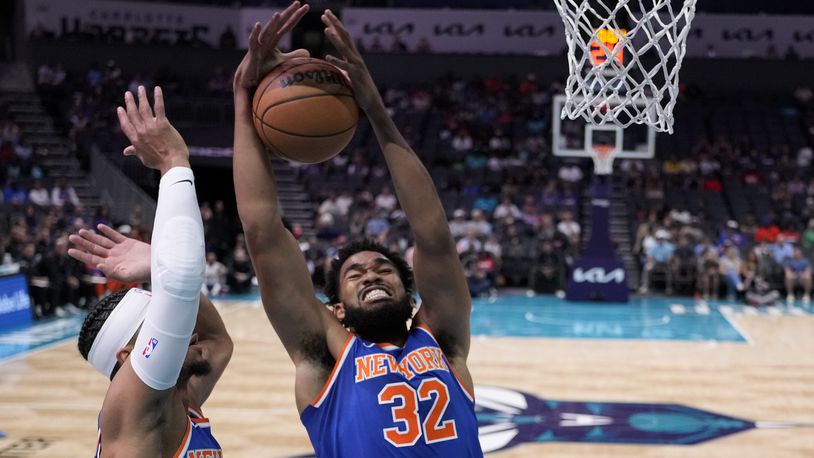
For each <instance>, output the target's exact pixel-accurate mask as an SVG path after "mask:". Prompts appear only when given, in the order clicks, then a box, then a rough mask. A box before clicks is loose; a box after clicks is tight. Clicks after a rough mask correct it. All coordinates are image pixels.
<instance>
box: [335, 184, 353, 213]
mask: <svg viewBox="0 0 814 458" xmlns="http://www.w3.org/2000/svg"><path fill="white" fill-rule="evenodd" d="M335 203H336V207H337V209H338V210H339V215H340V216H342V217H343V218H346V217H347V216H348V211H349V210H350V207H351V205H353V196H351V194H350V191H347V190H344V191H342V192H341V193H340V194H339V196H338V197H337V198H336V202H335Z"/></svg>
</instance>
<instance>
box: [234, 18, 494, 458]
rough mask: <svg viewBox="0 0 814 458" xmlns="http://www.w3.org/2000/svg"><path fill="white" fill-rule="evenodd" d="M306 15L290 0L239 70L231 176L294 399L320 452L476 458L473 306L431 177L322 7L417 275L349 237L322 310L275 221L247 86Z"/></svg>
mask: <svg viewBox="0 0 814 458" xmlns="http://www.w3.org/2000/svg"><path fill="white" fill-rule="evenodd" d="M307 11H308V6H307V5H305V6H300V4H299V2H294V3H293V4H292V5H291V6H290V7H289V8H288V9H286V10H285V11H284V12H283V13H281V14H275V15H274V17H273V18H272V19H271V21H269V23H268V24H267V25H266V26H265V27H263V28H262V30H261V28H260V26H259V24H258V25H255V27H254V29H253V30H252V32H251V36H250V41H249V52H248V53H247V54H246V57H245V58H244V60H243V62H242V63H241V64H240V66H239V67H238V69H237V72H236V75H235V88H234V89H235V91H234V93H235V95H234V97H235V145H234V151H235V154H234V176H235V192H236V196H237V203H238V211H239V213H240V217H241V221H242V222H243V228H244V230H245V232H246V240H247V242H248V247H249V251H250V253H251V257H252V261H253V263H254V266H255V269H256V272H257V277H258V280H259V283H260V293H261V296H262V301H263V305H264V308H265V311H266V314H267V316H268V318H269V320H270V321H271V324H272V326H273V327H274V329H275V330H276V332H277V334H278V336H279V337H280V340H281V341H282V343H283V345H284V346H285V349H286V351H287V352H288V354H289V356H290V357H291V360H292V361H293V363H294V365H295V367H296V380H295V400H296V404H297V409H298V410H299V412H300V418H301V420H302V422H303V424H304V425H305V427H306V429H307V430H308V435H309V437H310V439H311V443H312V444H313V446H314V449H315V451H316V454H317V456H331V457H347V456H366V457H367V456H371V457H372V456H376V457H383V456H444V457H469V456H482V452H481V448H480V445H479V443H478V428H477V420H476V418H475V412H474V400H473V395H472V392H473V383H472V377H471V376H470V374H469V369H468V368H467V365H466V360H467V355H468V353H469V344H470V335H469V319H470V312H471V302H470V297H469V293H468V290H467V285H466V279H465V277H464V271H463V267H462V266H461V263H460V262H459V260H458V255H457V253H456V251H455V244H454V242H453V238H452V236H451V235H450V232H449V228H448V226H447V219H446V215H445V213H444V209H443V207H442V205H441V202H440V200H439V198H438V195H437V192H436V190H435V187H434V186H433V183H432V180H431V178H430V175H429V173H428V172H427V170H426V169H425V168H424V166H423V165H422V164H421V161H420V160H419V158H418V157H417V156H416V154H415V153H414V152H413V150H412V149H411V148H410V146H409V145H407V142H406V141H405V140H404V138H403V137H402V136H401V134H400V133H399V131H398V129H397V128H396V126H395V125H394V124H393V121H392V120H391V119H390V116H389V115H388V114H387V110H386V108H385V106H384V103H383V101H382V99H381V97H380V96H379V92H378V90H377V88H376V85H375V84H374V82H373V80H372V78H371V76H370V74H369V73H368V71H367V69H366V67H365V64H364V62H363V61H362V58H361V56H360V55H359V52H358V51H357V50H356V47H355V46H354V44H353V41H352V40H351V37H350V36H349V35H348V32H347V31H346V30H345V28H344V26H343V25H342V24H341V23H340V22H339V20H338V19H337V18H336V17H335V16H334V15H333V14H332V13H331V12H330V11H326V12H325V15H323V16H322V20H323V22H324V23H325V25H326V27H327V28H326V33H327V36H328V38H329V40H330V41H331V43H333V44H334V46H335V47H336V48H337V49H338V50H339V52H340V53H341V54H342V56H343V57H344V59H341V60H340V59H338V58H331V62H332V63H334V64H336V65H337V66H338V67H339V68H341V69H342V70H344V71H345V72H347V74H348V75H349V76H350V79H351V81H352V87H353V90H354V92H355V96H356V100H357V102H358V104H359V106H360V108H361V109H362V110H364V111H365V113H366V114H367V116H368V119H370V123H371V125H372V126H373V129H374V131H375V133H376V137H377V138H378V141H379V144H380V146H381V148H382V151H383V153H384V157H385V160H386V162H387V166H388V168H389V170H390V174H391V175H392V176H393V184H394V187H395V189H396V193H397V196H398V199H399V201H400V202H401V205H402V207H403V209H404V212H405V213H406V215H407V219H408V221H409V223H410V226H411V228H412V231H413V235H414V238H415V256H414V266H415V283H416V289H417V291H420V293H421V297H422V300H423V305H422V306H421V308H420V309H419V310H418V312H417V313H416V314H415V316H414V318H413V319H412V322H411V325H410V327H409V328H408V322H410V319H411V317H413V313H414V309H415V308H416V304H415V301H414V299H413V294H412V293H413V290H414V286H413V273H412V271H411V270H410V268H409V267H408V265H407V263H406V262H405V261H404V259H402V257H401V256H399V255H397V254H395V253H392V252H390V251H389V250H388V249H386V248H385V247H383V246H381V245H379V244H377V243H374V242H355V243H351V244H349V245H347V246H345V247H344V248H342V249H341V250H340V252H339V255H338V257H337V258H336V259H334V260H333V262H332V264H331V270H330V271H329V273H328V275H327V279H326V280H327V285H326V291H325V292H326V295H327V296H328V299H329V302H330V306H331V308H330V309H329V308H327V307H325V305H323V304H322V303H320V302H319V300H317V299H316V298H315V295H314V287H313V285H312V283H311V278H310V275H309V272H308V270H307V268H306V262H305V259H304V257H303V255H302V253H301V252H300V249H299V247H298V245H297V242H296V240H295V239H294V238H293V236H292V235H291V234H290V233H289V232H288V231H287V230H286V229H285V228H284V227H283V222H282V220H281V218H280V208H279V206H278V203H277V186H276V184H275V181H274V175H273V173H272V169H271V166H270V163H269V160H268V157H267V156H266V153H265V151H264V149H263V145H262V143H261V141H260V139H259V138H258V137H257V134H256V133H255V130H254V127H253V125H252V118H251V116H252V113H251V100H252V90H253V88H254V87H255V86H256V84H257V82H258V81H259V79H260V78H261V77H262V76H263V75H264V74H265V73H267V72H268V71H269V70H270V69H271V68H273V67H274V66H276V65H278V64H279V63H280V62H282V61H284V60H285V59H287V58H290V57H291V56H297V55H306V54H305V51H304V50H298V51H294V52H292V53H289V54H282V53H281V52H280V51H278V50H277V49H276V45H277V43H278V41H279V39H280V37H281V36H283V35H284V34H285V33H286V32H288V31H289V30H290V29H291V28H292V27H294V25H296V23H297V21H298V20H299V19H300V18H301V17H302V16H303V15H304V14H305V13H306V12H307Z"/></svg>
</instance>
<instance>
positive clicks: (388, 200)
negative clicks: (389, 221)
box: [375, 186, 398, 213]
mask: <svg viewBox="0 0 814 458" xmlns="http://www.w3.org/2000/svg"><path fill="white" fill-rule="evenodd" d="M375 204H376V208H378V209H381V210H384V211H386V212H388V213H389V212H391V211H393V210H395V209H396V205H397V204H398V201H396V196H395V195H393V192H392V191H391V190H390V187H389V186H384V187H382V190H381V192H380V193H379V195H378V196H376V200H375Z"/></svg>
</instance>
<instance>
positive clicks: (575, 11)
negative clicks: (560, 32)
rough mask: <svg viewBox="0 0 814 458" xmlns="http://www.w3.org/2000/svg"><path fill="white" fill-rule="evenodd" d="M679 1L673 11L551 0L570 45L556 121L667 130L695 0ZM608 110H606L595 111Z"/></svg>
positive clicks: (653, 1) (667, 5) (629, 3)
mask: <svg viewBox="0 0 814 458" xmlns="http://www.w3.org/2000/svg"><path fill="white" fill-rule="evenodd" d="M679 1H680V2H681V3H682V5H681V6H680V7H676V8H674V7H673V5H672V4H673V3H675V2H676V0H649V1H647V2H642V1H635V0H554V3H555V4H556V5H557V9H558V10H559V12H560V16H562V20H563V23H564V24H565V38H566V41H567V43H568V67H569V77H568V82H567V83H566V87H565V95H566V98H567V101H566V104H565V106H563V109H562V113H561V117H562V118H563V119H565V117H566V116H567V117H568V118H569V119H577V118H578V117H582V118H584V119H585V120H586V121H588V122H589V123H591V124H595V125H604V124H616V125H618V126H621V127H627V126H629V125H631V124H646V125H649V126H652V127H653V128H654V129H656V130H657V131H659V132H668V133H673V107H674V106H675V103H676V98H677V96H678V72H679V70H680V69H681V62H682V61H683V59H684V54H685V52H686V42H687V35H688V34H689V31H690V23H691V22H692V19H693V18H694V17H695V3H696V1H697V0H679ZM642 102H646V103H644V104H642ZM606 106H611V107H612V109H611V110H602V109H597V107H606Z"/></svg>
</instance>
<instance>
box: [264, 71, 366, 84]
mask: <svg viewBox="0 0 814 458" xmlns="http://www.w3.org/2000/svg"><path fill="white" fill-rule="evenodd" d="M306 80H309V81H313V82H315V83H317V84H324V83H330V84H340V85H342V86H345V87H350V85H349V84H348V83H347V81H345V78H343V77H342V75H341V74H340V73H339V72H332V71H328V70H306V71H303V72H297V73H294V74H293V75H290V76H285V77H282V78H280V87H281V88H286V87H288V86H293V85H295V84H300V83H302V82H303V81H306Z"/></svg>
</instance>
